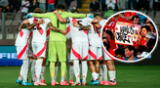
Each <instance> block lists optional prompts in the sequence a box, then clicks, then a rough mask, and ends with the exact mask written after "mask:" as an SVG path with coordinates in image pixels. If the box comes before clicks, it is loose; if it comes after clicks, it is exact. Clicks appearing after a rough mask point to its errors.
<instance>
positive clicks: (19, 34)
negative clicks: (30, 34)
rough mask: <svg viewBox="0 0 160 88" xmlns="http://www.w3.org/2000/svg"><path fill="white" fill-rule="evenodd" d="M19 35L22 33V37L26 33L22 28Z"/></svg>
mask: <svg viewBox="0 0 160 88" xmlns="http://www.w3.org/2000/svg"><path fill="white" fill-rule="evenodd" d="M19 35H20V37H22V36H23V35H24V32H23V30H22V29H21V30H20V32H19Z"/></svg>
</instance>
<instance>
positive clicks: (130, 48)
mask: <svg viewBox="0 0 160 88" xmlns="http://www.w3.org/2000/svg"><path fill="white" fill-rule="evenodd" d="M125 49H128V50H129V51H132V50H133V51H135V48H134V47H133V46H131V45H129V46H126V47H125Z"/></svg>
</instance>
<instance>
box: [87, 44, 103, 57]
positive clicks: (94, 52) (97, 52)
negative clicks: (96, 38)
mask: <svg viewBox="0 0 160 88" xmlns="http://www.w3.org/2000/svg"><path fill="white" fill-rule="evenodd" d="M89 60H103V58H102V47H94V46H90V47H89Z"/></svg>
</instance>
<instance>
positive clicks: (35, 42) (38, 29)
mask: <svg viewBox="0 0 160 88" xmlns="http://www.w3.org/2000/svg"><path fill="white" fill-rule="evenodd" d="M37 20H39V19H37V18H30V19H29V22H30V24H33V23H34V22H36V21H37ZM42 20H43V23H42V24H37V25H36V26H35V27H34V29H33V37H32V50H33V53H34V56H36V57H45V56H46V55H45V53H46V44H47V42H46V39H47V26H48V23H49V22H50V20H49V19H42Z"/></svg>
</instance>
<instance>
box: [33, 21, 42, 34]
mask: <svg viewBox="0 0 160 88" xmlns="http://www.w3.org/2000/svg"><path fill="white" fill-rule="evenodd" d="M33 22H34V23H36V22H37V19H36V18H34V19H33ZM36 28H37V30H38V32H39V33H40V34H41V35H42V34H43V33H44V31H43V29H42V28H41V27H40V24H37V25H36Z"/></svg>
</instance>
